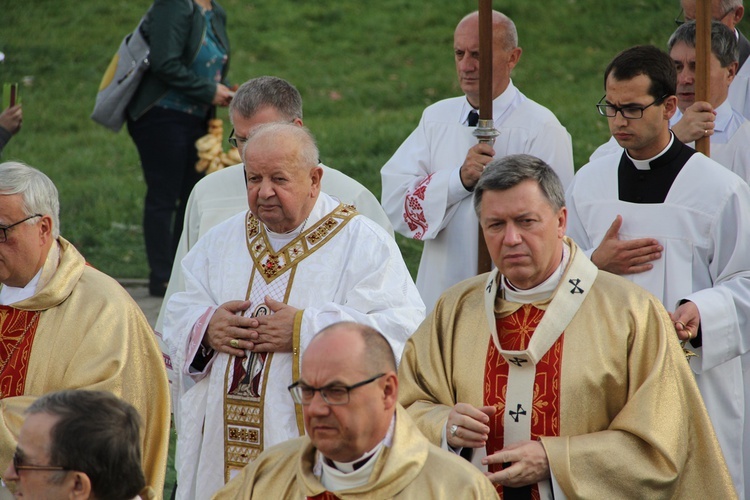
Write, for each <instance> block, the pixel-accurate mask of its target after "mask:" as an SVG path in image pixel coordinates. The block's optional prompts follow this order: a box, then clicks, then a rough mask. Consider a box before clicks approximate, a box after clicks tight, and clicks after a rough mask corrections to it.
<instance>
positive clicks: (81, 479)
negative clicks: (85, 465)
mask: <svg viewBox="0 0 750 500" xmlns="http://www.w3.org/2000/svg"><path fill="white" fill-rule="evenodd" d="M70 498H71V499H75V500H84V499H88V498H91V479H89V476H88V475H87V474H86V473H85V472H80V471H74V472H73V484H72V489H71V491H70Z"/></svg>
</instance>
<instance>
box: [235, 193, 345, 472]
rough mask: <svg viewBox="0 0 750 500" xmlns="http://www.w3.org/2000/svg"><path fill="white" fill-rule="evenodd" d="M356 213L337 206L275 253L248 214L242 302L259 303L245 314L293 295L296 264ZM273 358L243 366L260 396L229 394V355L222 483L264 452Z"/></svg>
mask: <svg viewBox="0 0 750 500" xmlns="http://www.w3.org/2000/svg"><path fill="white" fill-rule="evenodd" d="M357 213H358V212H357V210H356V209H355V208H354V207H353V206H351V205H344V204H339V206H338V207H336V208H335V209H334V210H333V211H332V212H330V213H329V214H327V215H325V216H324V217H323V218H321V219H320V221H318V223H317V224H314V225H313V226H312V227H310V228H309V229H308V230H307V231H304V232H303V233H302V234H300V235H299V236H298V237H296V238H295V239H294V240H292V241H290V242H289V243H288V244H287V245H286V246H284V248H282V249H281V250H279V251H278V252H274V251H273V248H272V247H271V245H270V243H269V241H268V236H267V234H266V229H265V227H264V226H263V224H261V223H260V222H259V221H258V219H257V218H256V217H255V216H253V215H252V214H251V213H250V212H249V211H248V214H247V218H246V229H247V249H248V251H249V252H250V257H251V258H252V260H253V270H252V272H251V274H250V282H249V284H248V287H247V293H246V295H245V300H250V302H251V303H252V304H258V306H255V307H254V308H252V307H251V309H248V311H246V314H250V315H252V316H254V317H255V316H259V315H263V314H268V313H269V311H268V308H267V307H266V306H265V304H264V302H263V299H264V297H265V296H266V295H268V296H270V297H271V298H273V299H274V300H278V301H281V302H284V303H287V301H288V300H289V294H290V293H291V291H292V286H293V282H294V276H295V273H296V268H297V264H299V263H300V262H302V261H303V260H304V259H305V258H306V257H309V256H310V255H312V254H313V253H314V252H315V251H316V250H317V249H319V248H321V247H322V246H323V245H325V244H326V243H327V242H328V241H329V240H330V239H331V238H333V237H334V236H335V235H336V234H337V233H338V232H339V231H340V230H341V229H342V228H343V227H344V226H345V225H346V224H347V223H348V222H349V221H350V220H351V219H352V218H353V217H354V216H355V215H357ZM292 354H293V363H292V366H293V372H294V373H292V378H293V379H294V380H296V379H297V378H299V325H298V324H296V323H295V335H294V339H293V346H292ZM272 358H273V354H272V353H270V354H269V355H268V357H267V358H266V360H265V363H264V362H263V361H262V360H259V359H258V357H257V356H245V358H243V361H246V363H247V366H246V365H245V364H243V367H244V368H245V369H246V370H247V372H250V373H249V375H250V376H249V377H245V378H243V382H244V381H245V380H246V379H251V378H252V375H253V374H254V373H257V372H258V371H262V372H263V375H262V380H261V385H260V387H261V389H260V394H259V395H255V394H253V391H252V390H249V387H250V385H249V384H245V383H240V384H239V387H237V388H236V389H235V390H234V391H232V392H231V393H230V390H229V389H230V388H231V387H232V379H233V376H234V370H233V368H234V365H235V357H234V356H231V357H230V359H229V363H228V364H227V370H226V374H225V376H224V450H225V452H224V481H225V482H226V481H229V477H230V473H231V471H239V470H242V469H243V468H244V467H245V466H246V465H247V464H248V463H250V462H251V461H253V460H254V459H255V458H256V457H257V456H258V455H259V454H260V453H261V452H262V451H263V400H264V396H265V393H266V382H267V381H268V371H269V368H270V366H271V361H272ZM295 411H296V413H297V427H298V431H299V434H300V435H302V434H304V427H303V424H302V411H301V408H300V407H299V406H297V407H296V408H295Z"/></svg>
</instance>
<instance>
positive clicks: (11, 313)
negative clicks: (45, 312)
mask: <svg viewBox="0 0 750 500" xmlns="http://www.w3.org/2000/svg"><path fill="white" fill-rule="evenodd" d="M39 314H40V313H39V312H38V311H22V310H21V309H16V308H15V307H11V306H0V398H7V397H13V396H21V395H23V393H24V388H25V387H26V371H27V370H28V369H29V357H30V356H31V345H32V344H33V342H34V335H35V334H36V328H37V326H38V325H39Z"/></svg>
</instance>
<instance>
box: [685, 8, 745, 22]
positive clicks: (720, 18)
mask: <svg viewBox="0 0 750 500" xmlns="http://www.w3.org/2000/svg"><path fill="white" fill-rule="evenodd" d="M736 10H737V7H729V10H727V11H726V12H724V14H722V15H721V17H719V18H716V19H714V21H721V20H722V19H724V18H725V17H727V16H728V15H729V14H732V13H734V11H736ZM688 21H694V19H685V10H684V9H680V12H679V13H678V14H677V17H675V18H674V23H675V24H676V25H677V26H682V25H683V24H685V23H686V22H688Z"/></svg>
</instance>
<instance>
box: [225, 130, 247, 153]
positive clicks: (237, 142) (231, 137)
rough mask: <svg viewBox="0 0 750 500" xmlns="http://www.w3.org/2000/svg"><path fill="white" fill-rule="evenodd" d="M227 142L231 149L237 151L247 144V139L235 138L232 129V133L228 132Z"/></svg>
mask: <svg viewBox="0 0 750 500" xmlns="http://www.w3.org/2000/svg"><path fill="white" fill-rule="evenodd" d="M227 141H229V144H231V145H232V147H233V148H237V149H239V148H241V147H242V145H243V144H245V143H246V142H247V137H235V135H234V128H233V129H232V131H231V132H229V138H228V139H227Z"/></svg>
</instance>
